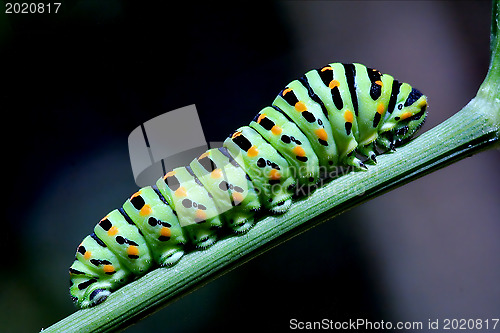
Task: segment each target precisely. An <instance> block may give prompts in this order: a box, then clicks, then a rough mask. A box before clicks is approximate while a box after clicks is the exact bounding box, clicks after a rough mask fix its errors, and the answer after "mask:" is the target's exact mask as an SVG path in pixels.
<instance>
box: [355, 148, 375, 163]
mask: <svg viewBox="0 0 500 333" xmlns="http://www.w3.org/2000/svg"><path fill="white" fill-rule="evenodd" d="M357 151H358V153H359V154H361V155H363V156H366V158H367V160H366V162H367V163H370V164H376V163H377V154H375V147H374V144H373V143H370V144H369V145H366V146H358V148H357Z"/></svg>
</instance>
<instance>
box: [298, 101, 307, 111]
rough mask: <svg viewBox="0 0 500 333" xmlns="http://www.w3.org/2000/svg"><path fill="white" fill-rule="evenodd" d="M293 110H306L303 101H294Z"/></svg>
mask: <svg viewBox="0 0 500 333" xmlns="http://www.w3.org/2000/svg"><path fill="white" fill-rule="evenodd" d="M295 110H297V111H298V112H303V111H306V110H307V107H306V105H305V104H304V102H302V101H298V102H297V103H295Z"/></svg>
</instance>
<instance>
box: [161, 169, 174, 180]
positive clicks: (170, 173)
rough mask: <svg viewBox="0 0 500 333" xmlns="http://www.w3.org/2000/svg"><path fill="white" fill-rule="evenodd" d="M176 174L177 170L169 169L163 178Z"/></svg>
mask: <svg viewBox="0 0 500 333" xmlns="http://www.w3.org/2000/svg"><path fill="white" fill-rule="evenodd" d="M174 175H175V171H169V172H167V174H166V175H165V176H164V177H163V179H167V178H168V177H172V176H174Z"/></svg>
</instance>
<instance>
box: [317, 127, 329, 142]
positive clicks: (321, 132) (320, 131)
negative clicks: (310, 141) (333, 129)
mask: <svg viewBox="0 0 500 333" xmlns="http://www.w3.org/2000/svg"><path fill="white" fill-rule="evenodd" d="M314 133H315V134H316V135H317V136H318V138H320V139H321V140H323V141H326V140H327V139H328V134H327V133H326V131H325V129H324V128H318V129H316V130H314Z"/></svg>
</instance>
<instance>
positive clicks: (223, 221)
mask: <svg viewBox="0 0 500 333" xmlns="http://www.w3.org/2000/svg"><path fill="white" fill-rule="evenodd" d="M426 109H427V98H426V96H425V95H423V94H422V93H421V92H420V91H418V90H417V89H415V88H413V87H412V86H410V85H409V84H407V83H400V82H399V81H398V80H395V79H394V78H393V77H392V76H390V75H387V74H382V73H380V72H379V71H377V70H375V69H371V68H367V67H366V66H364V65H361V64H342V63H332V64H328V65H326V66H323V67H321V68H318V69H314V70H311V71H309V72H307V73H306V74H305V75H304V76H302V77H301V78H300V79H298V80H295V81H292V82H291V83H290V84H288V85H287V86H286V87H285V88H284V89H283V90H282V91H281V92H280V93H279V94H278V96H277V97H276V99H275V100H274V101H273V103H272V105H271V106H268V107H265V108H263V109H262V110H261V111H260V112H258V113H257V115H256V116H255V117H254V118H253V121H251V122H250V124H249V126H242V127H240V128H238V129H237V130H236V131H234V132H233V133H232V134H231V135H230V136H229V137H228V138H227V139H226V140H225V141H224V144H223V147H221V148H217V149H210V150H208V151H207V152H205V153H203V154H201V155H200V156H199V157H197V158H195V159H194V160H193V161H192V162H191V163H190V164H189V165H188V166H185V167H179V168H176V169H174V170H172V171H170V172H168V173H167V174H166V175H165V176H164V177H161V178H160V179H158V181H157V182H156V184H155V185H153V186H148V187H144V188H142V189H140V190H139V191H137V192H136V193H134V194H133V195H132V196H131V197H130V198H129V199H128V200H127V201H126V202H125V203H124V204H123V206H122V207H121V208H119V209H115V210H113V211H112V212H111V213H109V214H108V215H107V216H106V217H105V218H103V219H102V220H101V221H100V222H99V223H98V224H97V225H96V226H95V228H94V233H92V234H91V235H90V236H87V237H86V238H85V239H84V240H83V241H82V243H81V244H80V245H79V246H78V248H77V252H76V255H75V260H74V262H73V264H72V265H71V267H70V269H69V273H70V293H71V297H72V299H73V301H74V302H75V304H76V305H77V306H79V307H82V308H85V307H89V306H93V305H96V304H99V303H101V302H103V301H104V300H105V299H106V298H107V297H108V296H109V295H110V294H111V292H112V291H114V290H116V289H117V288H119V287H121V286H123V285H124V284H126V283H128V281H130V280H131V279H134V278H136V277H138V276H141V275H143V274H145V273H146V272H147V271H149V270H151V269H153V268H154V267H156V266H167V267H168V266H172V265H174V264H175V263H176V262H177V261H179V260H180V259H181V258H182V256H183V255H184V253H185V252H186V251H192V250H193V249H201V250H202V249H204V248H207V247H209V246H211V245H212V244H213V243H215V242H216V241H217V239H218V237H219V235H220V234H221V231H222V230H228V231H229V232H230V233H232V234H233V235H235V234H241V233H244V232H247V231H248V230H249V229H250V228H251V227H252V226H253V225H254V224H255V223H256V221H255V213H256V212H257V211H259V210H262V211H263V212H270V213H274V214H279V213H284V212H286V211H287V210H288V208H289V207H290V205H291V204H292V197H293V195H296V194H297V193H299V191H298V189H300V188H302V187H304V186H306V187H307V186H317V184H319V180H320V179H322V178H324V177H325V176H326V177H328V174H329V173H330V172H332V171H333V170H335V168H337V167H339V166H343V167H353V168H354V169H363V168H366V166H365V163H375V162H376V155H377V154H378V153H379V151H381V150H382V151H392V150H394V149H395V147H398V146H400V145H402V144H404V143H405V142H407V141H409V140H411V138H412V137H413V136H414V135H415V133H416V132H417V131H418V129H419V128H420V127H421V126H422V124H423V123H424V120H425V118H426V114H427V112H426Z"/></svg>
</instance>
